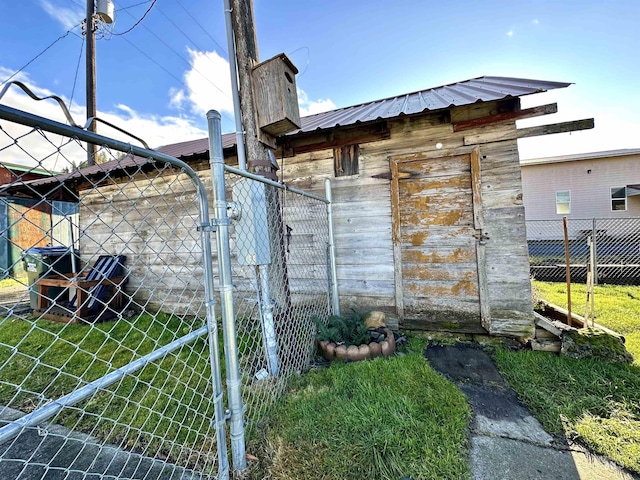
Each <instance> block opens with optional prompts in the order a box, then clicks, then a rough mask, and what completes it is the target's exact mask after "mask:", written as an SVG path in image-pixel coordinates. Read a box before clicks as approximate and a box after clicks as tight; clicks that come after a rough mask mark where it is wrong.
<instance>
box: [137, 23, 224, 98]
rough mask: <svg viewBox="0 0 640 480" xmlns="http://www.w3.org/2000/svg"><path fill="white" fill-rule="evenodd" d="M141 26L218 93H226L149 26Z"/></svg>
mask: <svg viewBox="0 0 640 480" xmlns="http://www.w3.org/2000/svg"><path fill="white" fill-rule="evenodd" d="M142 27H143V28H145V29H146V30H147V31H148V32H149V33H150V34H151V35H153V36H154V37H156V38H157V39H158V41H159V42H160V43H162V44H163V45H164V46H165V47H167V48H168V49H169V50H171V51H172V52H173V54H174V55H175V56H176V57H178V58H179V59H180V60H182V61H183V62H184V63H186V64H187V65H188V66H189V67H190V68H191V69H192V70H193V71H194V72H196V73H198V74H199V75H200V76H201V77H202V78H204V79H205V80H206V81H207V82H209V83H210V84H211V85H213V86H214V87H215V89H216V90H218V91H219V92H220V93H222V94H225V95H226V93H225V91H224V90H222V89H221V88H220V87H219V86H218V85H216V84H215V83H213V82H212V81H211V80H210V79H209V78H208V77H207V76H206V75H205V74H204V73H202V72H201V71H200V70H198V69H197V68H195V66H193V65H192V64H191V62H190V61H189V60H187V59H186V58H184V57H183V56H182V55H180V53H178V52H177V51H176V50H175V49H174V48H173V47H172V46H171V45H169V44H168V43H167V42H165V41H164V40H163V39H162V37H160V36H159V35H158V34H156V33H155V32H154V31H153V30H151V29H150V28H148V27H146V26H145V25H142ZM181 83H182V82H181ZM185 86H186V85H185ZM227 97H228V95H227Z"/></svg>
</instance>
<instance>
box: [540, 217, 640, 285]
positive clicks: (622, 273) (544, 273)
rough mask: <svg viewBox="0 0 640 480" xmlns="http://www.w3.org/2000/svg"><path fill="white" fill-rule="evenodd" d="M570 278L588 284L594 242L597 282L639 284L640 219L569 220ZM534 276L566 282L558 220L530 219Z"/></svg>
mask: <svg viewBox="0 0 640 480" xmlns="http://www.w3.org/2000/svg"><path fill="white" fill-rule="evenodd" d="M567 234H568V239H569V254H570V262H569V264H570V266H571V279H572V281H576V282H585V281H586V276H587V268H588V265H589V261H590V246H589V242H593V244H594V245H593V247H594V248H593V251H594V259H593V260H594V265H595V267H594V273H595V275H594V280H595V281H596V282H598V283H612V284H628V285H638V284H640V218H593V219H570V220H568V221H567ZM527 242H528V245H529V259H530V263H531V275H532V276H533V277H534V278H535V279H536V280H542V281H552V282H564V281H565V277H566V273H565V272H566V261H565V247H564V228H563V224H562V219H559V220H528V221H527Z"/></svg>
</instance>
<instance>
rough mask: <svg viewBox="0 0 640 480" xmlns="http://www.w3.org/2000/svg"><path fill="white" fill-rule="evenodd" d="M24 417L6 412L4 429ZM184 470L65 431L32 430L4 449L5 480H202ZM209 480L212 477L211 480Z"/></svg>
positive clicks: (1, 471)
mask: <svg viewBox="0 0 640 480" xmlns="http://www.w3.org/2000/svg"><path fill="white" fill-rule="evenodd" d="M22 415H23V413H22V412H18V411H17V410H13V409H11V408H7V407H0V426H2V425H5V424H7V423H8V422H10V421H12V420H15V419H17V418H20V416H22ZM211 476H212V477H213V475H211ZM203 478H205V477H203V476H202V475H198V474H195V473H194V472H192V471H190V470H187V469H185V468H183V467H180V466H177V465H173V464H170V463H167V462H164V461H162V460H158V459H155V458H150V457H146V456H143V455H139V454H136V453H133V452H128V451H125V450H122V449H120V448H118V447H116V446H112V445H104V444H102V442H101V441H100V440H98V439H96V438H93V437H91V436H89V435H85V434H82V433H77V432H72V431H70V430H68V429H67V428H64V427H62V426H60V425H54V424H44V425H42V426H41V427H38V428H26V429H24V430H23V431H22V433H20V434H19V435H18V436H17V437H16V438H15V439H13V440H11V441H9V442H7V443H5V444H3V445H0V479H1V480H33V479H46V480H81V479H82V480H116V479H118V480H124V479H128V480H178V479H180V480H202V479H203ZM206 478H209V477H206Z"/></svg>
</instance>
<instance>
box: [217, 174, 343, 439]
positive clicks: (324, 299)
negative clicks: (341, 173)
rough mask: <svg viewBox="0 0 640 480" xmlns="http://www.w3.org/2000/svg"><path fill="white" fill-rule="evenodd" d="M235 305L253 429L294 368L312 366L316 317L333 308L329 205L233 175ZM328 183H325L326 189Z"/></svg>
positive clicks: (245, 396)
mask: <svg viewBox="0 0 640 480" xmlns="http://www.w3.org/2000/svg"><path fill="white" fill-rule="evenodd" d="M226 180H227V182H228V183H227V184H228V185H229V187H230V190H231V192H232V198H233V202H234V203H233V204H232V207H233V208H237V209H238V211H237V217H236V220H235V221H234V222H233V225H232V227H231V232H230V234H231V235H230V236H231V244H232V247H233V248H232V252H233V253H232V270H233V274H232V276H233V282H234V303H235V306H236V312H237V313H236V321H237V332H238V345H239V362H240V369H241V373H242V379H243V381H242V385H243V389H242V392H243V399H244V401H245V407H246V408H245V412H246V420H247V425H248V429H249V432H248V433H249V434H251V432H252V431H253V429H254V428H255V427H257V426H258V425H259V422H260V420H261V419H262V418H263V417H264V415H265V414H266V413H267V412H268V411H269V408H270V407H271V406H272V405H273V404H274V402H275V401H276V400H277V398H278V396H279V394H280V393H281V392H282V391H283V389H284V387H285V386H286V379H287V378H288V377H289V375H290V374H291V373H295V372H301V371H303V370H305V369H306V368H308V366H309V364H310V363H311V361H312V359H313V354H314V351H315V342H314V339H315V332H316V321H320V320H321V321H325V320H326V318H327V315H328V313H329V312H331V304H330V302H331V298H330V295H329V292H330V291H331V289H330V283H329V282H330V278H331V277H330V272H329V268H328V265H329V261H328V258H329V254H330V252H329V245H330V242H329V233H328V232H329V230H328V223H327V218H328V217H327V203H326V200H324V199H323V198H321V197H319V196H315V195H309V194H305V193H302V192H298V191H292V190H290V189H286V188H283V186H274V185H273V184H268V183H263V182H262V181H258V180H255V179H249V178H246V177H244V176H241V174H240V172H237V171H236V172H235V173H231V172H229V173H227V178H226ZM323 187H324V186H323Z"/></svg>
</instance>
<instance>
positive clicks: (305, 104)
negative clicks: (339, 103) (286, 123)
mask: <svg viewBox="0 0 640 480" xmlns="http://www.w3.org/2000/svg"><path fill="white" fill-rule="evenodd" d="M298 105H299V107H300V116H301V117H306V116H307V115H313V114H315V113H322V112H328V111H329V110H334V109H335V108H336V105H335V103H333V101H332V100H331V99H330V98H325V99H320V98H319V99H317V100H309V96H308V95H307V93H306V92H305V91H304V90H302V89H301V88H299V87H298Z"/></svg>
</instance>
